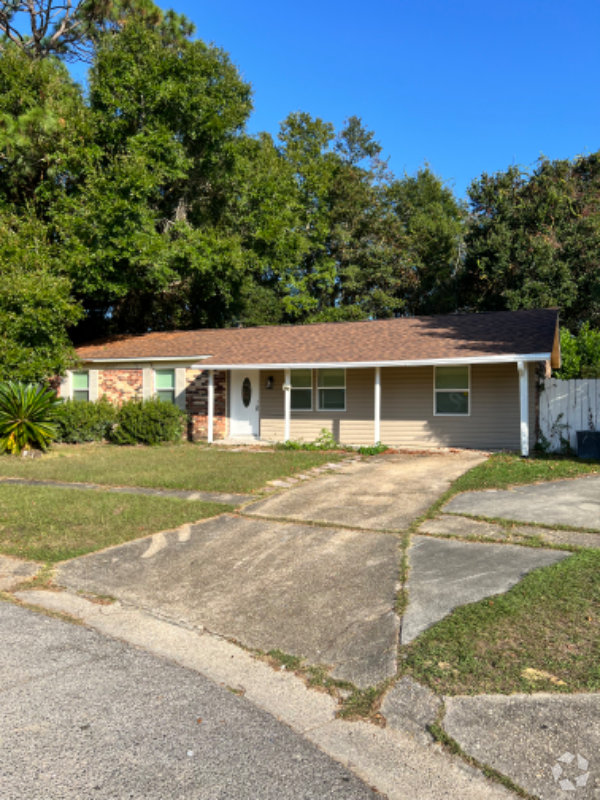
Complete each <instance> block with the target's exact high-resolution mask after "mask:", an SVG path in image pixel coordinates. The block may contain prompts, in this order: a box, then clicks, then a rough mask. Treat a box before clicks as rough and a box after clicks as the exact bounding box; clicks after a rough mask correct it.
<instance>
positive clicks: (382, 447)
mask: <svg viewBox="0 0 600 800" xmlns="http://www.w3.org/2000/svg"><path fill="white" fill-rule="evenodd" d="M389 449H390V448H389V446H388V445H387V444H381V442H377V444H370V445H363V446H362V447H359V448H358V452H359V453H360V454H361V456H378V455H379V454H380V453H385V452H386V450H389Z"/></svg>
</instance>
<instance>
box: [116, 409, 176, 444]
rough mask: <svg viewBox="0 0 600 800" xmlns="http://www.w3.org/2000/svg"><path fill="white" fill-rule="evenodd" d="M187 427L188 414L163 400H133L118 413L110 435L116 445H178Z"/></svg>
mask: <svg viewBox="0 0 600 800" xmlns="http://www.w3.org/2000/svg"><path fill="white" fill-rule="evenodd" d="M186 426H187V414H186V413H185V412H184V411H181V410H180V409H179V408H177V406H174V405H172V404H171V403H164V402H163V401H162V400H158V399H151V400H129V401H127V402H126V403H124V404H123V405H122V406H121V408H120V409H119V410H118V412H117V424H116V425H115V426H114V427H113V429H112V430H111V432H110V440H111V442H114V443H115V444H148V445H154V444H161V443H162V442H178V441H179V440H180V439H181V437H182V436H183V433H184V431H185V429H186Z"/></svg>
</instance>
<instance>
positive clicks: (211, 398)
mask: <svg viewBox="0 0 600 800" xmlns="http://www.w3.org/2000/svg"><path fill="white" fill-rule="evenodd" d="M214 419H215V373H214V370H212V369H209V370H208V430H207V439H208V443H209V444H212V442H213V428H214Z"/></svg>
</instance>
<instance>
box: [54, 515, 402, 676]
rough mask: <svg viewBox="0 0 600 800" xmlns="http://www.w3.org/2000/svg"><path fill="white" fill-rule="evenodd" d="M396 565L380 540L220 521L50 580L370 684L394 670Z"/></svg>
mask: <svg viewBox="0 0 600 800" xmlns="http://www.w3.org/2000/svg"><path fill="white" fill-rule="evenodd" d="M399 559H400V542H399V539H398V538H397V537H395V536H389V535H387V534H385V533H376V532H368V533H367V532H364V533H361V532H357V531H353V530H347V529H338V528H334V529H331V528H327V529H325V528H318V527H311V526H308V525H299V524H297V523H287V524H286V523H280V522H270V521H266V520H258V519H247V518H243V517H237V516H234V515H229V514H226V515H223V516H220V517H217V518H215V519H210V520H207V521H205V522H202V523H200V524H198V525H192V526H187V527H186V528H183V529H180V530H179V531H172V532H169V533H164V534H162V533H161V534H156V535H155V536H153V537H151V538H146V539H138V540H137V541H135V542H130V543H128V544H125V545H122V546H120V547H113V548H111V549H110V550H105V551H104V552H102V553H95V554H92V555H89V556H85V557H83V558H77V559H74V560H73V561H70V562H68V563H66V564H64V565H63V566H62V567H61V568H60V570H59V575H58V580H59V582H60V583H61V584H64V585H65V586H67V587H68V588H69V589H75V590H88V591H93V592H97V593H99V594H108V595H111V596H113V597H117V598H118V599H119V600H123V601H126V602H128V603H132V604H133V605H135V606H136V607H139V608H144V609H147V610H150V611H152V612H153V613H157V614H159V615H162V616H166V617H168V618H169V619H172V620H177V621H180V622H184V623H185V624H188V625H194V626H197V627H201V628H206V629H207V630H208V631H210V632H212V633H219V634H221V635H222V636H227V637H231V638H233V639H235V640H237V641H239V642H241V643H242V644H244V645H245V646H247V647H252V648H256V649H259V650H263V651H269V650H275V649H277V650H282V651H283V652H285V653H290V654H293V655H296V656H303V657H305V658H307V659H308V660H309V662H310V663H313V664H328V665H331V666H332V667H333V674H334V676H336V677H338V678H341V679H344V680H350V681H352V682H353V683H355V684H357V685H359V686H371V685H373V684H374V683H378V682H379V681H380V680H382V679H383V678H386V677H388V676H390V675H393V674H394V673H395V671H396V648H397V639H398V620H397V618H396V615H395V614H394V603H395V598H396V592H397V582H398V572H399Z"/></svg>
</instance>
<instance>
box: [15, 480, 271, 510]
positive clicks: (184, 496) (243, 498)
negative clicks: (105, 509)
mask: <svg viewBox="0 0 600 800" xmlns="http://www.w3.org/2000/svg"><path fill="white" fill-rule="evenodd" d="M3 483H9V484H12V485H17V486H48V487H50V488H52V489H80V490H82V491H88V490H89V491H102V492H112V493H116V494H145V495H148V496H150V497H175V498H177V499H179V500H200V501H202V502H204V503H222V504H223V505H229V506H240V505H243V504H244V503H249V502H250V501H251V500H255V499H256V498H255V496H254V495H251V494H230V493H229V492H189V491H186V490H184V489H147V488H144V487H139V486H105V485H103V484H101V483H65V482H62V481H34V480H27V479H26V478H0V485H1V484H3Z"/></svg>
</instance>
